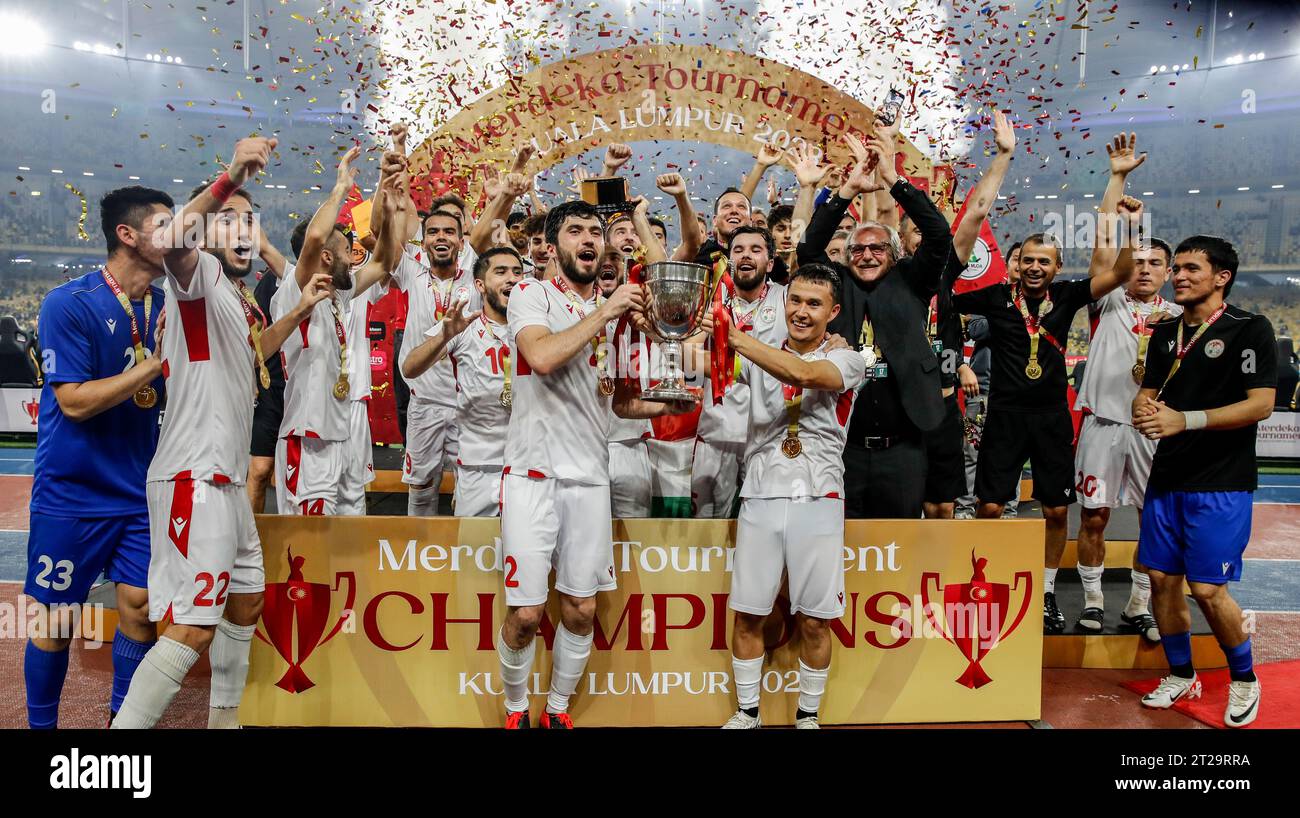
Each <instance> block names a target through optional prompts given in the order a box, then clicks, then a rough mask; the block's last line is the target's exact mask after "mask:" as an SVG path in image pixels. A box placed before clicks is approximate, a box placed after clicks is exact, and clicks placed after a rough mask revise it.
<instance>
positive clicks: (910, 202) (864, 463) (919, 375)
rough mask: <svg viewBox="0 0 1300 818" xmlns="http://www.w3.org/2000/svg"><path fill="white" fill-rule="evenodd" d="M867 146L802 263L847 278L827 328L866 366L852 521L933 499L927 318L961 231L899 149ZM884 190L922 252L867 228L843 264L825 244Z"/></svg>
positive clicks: (852, 425) (933, 412) (848, 477)
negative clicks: (906, 250) (928, 484)
mask: <svg viewBox="0 0 1300 818" xmlns="http://www.w3.org/2000/svg"><path fill="white" fill-rule="evenodd" d="M866 148H867V156H866V157H865V158H864V159H862V160H861V161H859V162H858V163H857V164H856V165H855V166H854V168H853V170H852V172H851V173H850V174H849V176H848V178H847V179H846V180H845V182H844V184H843V185H842V186H841V187H840V189H839V191H838V192H837V193H836V194H835V195H833V196H831V198H830V199H829V200H828V201H827V202H826V204H824V205H822V206H821V207H820V208H818V210H817V212H816V213H815V214H814V215H813V218H812V223H811V224H810V225H809V227H808V230H807V232H806V233H805V235H804V240H803V242H802V243H801V244H800V245H799V247H798V258H799V263H800V265H804V264H809V263H812V262H821V263H823V264H829V265H830V266H831V267H833V268H835V269H836V270H837V271H839V272H840V274H841V277H842V279H843V283H842V285H841V293H840V303H841V305H842V310H841V311H840V313H839V315H838V316H837V317H836V318H835V319H834V320H833V321H832V322H831V324H830V326H829V328H828V331H829V332H831V333H833V334H838V335H842V336H844V338H846V339H847V340H848V341H849V343H851V344H853V345H854V347H855V348H856V349H858V350H859V351H860V353H861V355H862V357H863V359H864V360H865V361H866V364H867V380H866V381H865V382H864V383H863V384H862V387H861V391H860V392H859V394H858V398H857V401H856V402H855V403H854V406H853V414H852V416H851V418H850V420H849V431H848V442H847V444H846V445H845V447H844V491H845V498H844V516H845V517H847V518H886V517H901V518H912V519H916V518H919V517H920V516H921V508H922V501H923V499H924V493H925V473H926V454H925V442H924V438H923V435H924V433H925V432H928V431H931V430H933V429H936V428H938V426H939V424H940V423H942V421H943V418H944V405H943V397H942V394H941V392H940V389H939V360H938V358H937V357H936V356H935V354H934V350H933V349H932V348H931V346H930V339H929V338H928V337H927V336H926V332H925V327H926V319H927V314H928V310H929V304H930V299H931V297H932V296H933V295H934V294H935V292H936V290H937V289H938V286H939V277H940V274H941V273H942V272H943V269H944V265H946V264H947V262H948V254H949V253H950V252H951V251H952V235H951V234H950V233H949V230H948V222H947V220H946V219H944V217H943V215H942V214H941V213H940V212H939V211H938V210H937V209H936V208H935V206H934V204H933V203H931V201H930V198H929V197H928V196H927V195H926V194H925V193H924V192H922V191H920V190H917V189H916V188H914V187H912V185H910V184H909V183H908V181H907V180H906V179H903V178H900V177H899V176H898V174H897V173H896V172H895V170H894V145H893V144H892V143H891V142H889V141H887V140H881V139H878V138H875V137H872V138H870V139H869V140H868V142H867V145H866ZM873 161H874V167H873ZM884 188H887V189H888V190H889V193H890V195H891V196H892V197H893V198H894V200H895V201H897V202H898V203H899V204H900V205H902V207H903V211H904V212H905V213H906V214H907V215H908V217H909V218H911V220H912V221H913V222H914V223H915V224H916V226H917V227H918V228H919V229H920V231H921V243H920V244H919V245H918V246H917V248H916V253H915V254H913V255H911V256H909V257H907V258H904V257H903V252H902V246H901V242H900V241H899V238H898V233H897V232H896V231H895V230H894V229H893V228H891V227H888V226H886V225H883V224H880V223H879V222H862V223H861V224H858V225H857V226H856V227H854V228H853V231H852V232H851V234H850V236H849V241H848V244H847V245H846V246H845V248H844V249H845V259H846V262H847V264H840V263H837V262H835V261H834V260H833V259H831V258H830V257H829V255H828V254H827V252H826V248H827V245H828V244H829V243H830V241H831V239H832V237H833V236H834V235H835V232H836V229H837V228H838V226H839V224H840V220H841V219H842V218H843V216H844V213H845V211H846V210H847V209H848V207H849V203H850V202H852V201H853V199H854V198H855V197H856V196H858V195H859V194H862V193H874V192H875V191H877V190H881V189H884ZM905 396H906V397H905Z"/></svg>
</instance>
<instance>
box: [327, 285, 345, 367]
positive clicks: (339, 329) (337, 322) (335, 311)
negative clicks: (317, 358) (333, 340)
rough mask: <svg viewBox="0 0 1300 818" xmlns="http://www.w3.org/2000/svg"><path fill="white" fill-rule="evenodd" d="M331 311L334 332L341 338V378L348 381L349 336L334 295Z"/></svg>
mask: <svg viewBox="0 0 1300 818" xmlns="http://www.w3.org/2000/svg"><path fill="white" fill-rule="evenodd" d="M330 313H331V314H332V315H333V316H334V334H335V335H336V336H338V339H339V380H340V381H342V382H347V380H348V336H347V331H346V330H345V329H343V321H342V319H341V318H340V317H339V305H338V301H337V300H335V299H334V298H333V297H331V298H330Z"/></svg>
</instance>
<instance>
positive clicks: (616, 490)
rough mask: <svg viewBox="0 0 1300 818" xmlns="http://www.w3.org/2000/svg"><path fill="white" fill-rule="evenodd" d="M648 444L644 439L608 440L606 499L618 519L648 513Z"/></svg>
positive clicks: (647, 514)
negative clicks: (607, 497) (607, 495)
mask: <svg viewBox="0 0 1300 818" xmlns="http://www.w3.org/2000/svg"><path fill="white" fill-rule="evenodd" d="M650 479H651V477H650V447H649V446H648V445H646V442H645V441H644V440H633V441H629V442H627V443H611V444H609V502H610V508H611V509H612V510H613V512H614V516H615V517H618V518H619V519H628V518H631V517H649V516H650V502H651V498H652V497H653V496H654V490H653V488H652V487H651V485H650Z"/></svg>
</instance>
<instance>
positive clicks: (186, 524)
mask: <svg viewBox="0 0 1300 818" xmlns="http://www.w3.org/2000/svg"><path fill="white" fill-rule="evenodd" d="M183 473H184V472H183ZM193 517H194V481H193V480H190V479H189V478H184V479H179V480H175V481H173V482H172V507H171V511H170V512H168V514H167V537H168V538H169V539H170V540H171V541H172V545H174V546H176V550H177V551H179V552H180V553H181V556H182V557H188V556H189V555H190V523H191V522H192V520H193Z"/></svg>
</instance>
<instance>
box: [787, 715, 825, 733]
mask: <svg viewBox="0 0 1300 818" xmlns="http://www.w3.org/2000/svg"><path fill="white" fill-rule="evenodd" d="M794 729H796V730H820V729H822V726H821V725H820V724H818V723H817V717H816V716H804V717H803V718H801V719H796V720H795V723H794Z"/></svg>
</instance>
